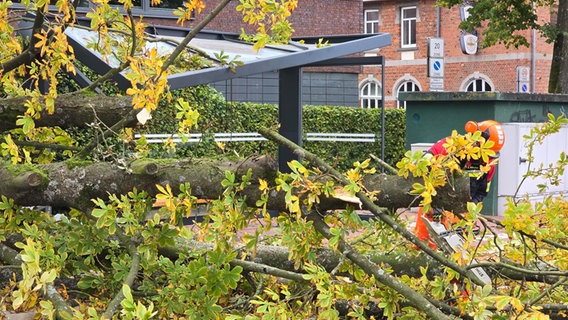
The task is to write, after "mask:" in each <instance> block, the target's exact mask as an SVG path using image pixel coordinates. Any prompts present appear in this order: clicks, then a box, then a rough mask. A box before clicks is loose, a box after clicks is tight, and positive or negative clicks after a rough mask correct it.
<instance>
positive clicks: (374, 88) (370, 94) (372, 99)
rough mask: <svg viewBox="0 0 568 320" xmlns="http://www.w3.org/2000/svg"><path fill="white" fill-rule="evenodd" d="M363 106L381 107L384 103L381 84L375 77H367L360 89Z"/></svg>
mask: <svg viewBox="0 0 568 320" xmlns="http://www.w3.org/2000/svg"><path fill="white" fill-rule="evenodd" d="M359 96H360V99H361V108H379V107H380V106H381V103H382V90H381V85H380V84H379V82H378V81H376V80H374V79H366V80H364V81H363V82H362V84H361V87H360V89H359Z"/></svg>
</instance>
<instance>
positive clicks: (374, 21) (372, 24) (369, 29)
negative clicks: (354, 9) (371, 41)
mask: <svg viewBox="0 0 568 320" xmlns="http://www.w3.org/2000/svg"><path fill="white" fill-rule="evenodd" d="M364 15H365V33H378V32H379V9H368V10H365V12H364Z"/></svg>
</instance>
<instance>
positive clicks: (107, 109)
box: [0, 92, 138, 132]
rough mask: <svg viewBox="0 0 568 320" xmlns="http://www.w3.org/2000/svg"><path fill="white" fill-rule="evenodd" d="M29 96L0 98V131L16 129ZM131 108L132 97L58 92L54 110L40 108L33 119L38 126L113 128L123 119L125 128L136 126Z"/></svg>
mask: <svg viewBox="0 0 568 320" xmlns="http://www.w3.org/2000/svg"><path fill="white" fill-rule="evenodd" d="M28 100H29V97H18V98H11V99H2V100H0V132H5V131H8V130H11V129H14V128H16V127H17V126H16V120H17V119H18V117H19V116H21V115H22V114H23V113H24V112H25V111H26V107H25V105H26V102H27V101H28ZM131 111H132V97H130V96H105V95H96V94H87V93H84V92H78V93H70V94H63V95H59V96H58V97H57V98H56V99H55V101H54V111H53V113H49V112H47V111H45V110H44V111H43V112H42V113H41V117H39V118H38V119H37V120H36V121H35V125H36V126H37V127H60V128H62V129H68V128H85V127H87V126H89V125H92V124H97V125H100V126H103V127H112V126H113V125H114V124H115V123H116V122H118V121H119V120H121V119H124V118H126V119H125V121H124V127H133V126H136V125H137V123H138V121H137V120H136V117H135V116H133V115H132V114H130V113H131Z"/></svg>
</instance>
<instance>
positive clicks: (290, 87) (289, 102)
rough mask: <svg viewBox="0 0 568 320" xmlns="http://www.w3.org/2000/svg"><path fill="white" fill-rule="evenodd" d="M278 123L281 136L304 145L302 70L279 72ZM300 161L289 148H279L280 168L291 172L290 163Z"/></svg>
mask: <svg viewBox="0 0 568 320" xmlns="http://www.w3.org/2000/svg"><path fill="white" fill-rule="evenodd" d="M278 81H279V87H280V89H279V93H278V121H279V122H280V130H279V132H280V134H281V135H282V136H284V137H285V138H287V139H288V140H290V141H292V142H294V143H296V144H297V145H299V146H301V145H302V68H299V67H295V68H287V69H281V70H280V72H279V79H278ZM292 160H298V161H300V160H301V159H299V157H297V156H295V155H294V154H293V153H292V152H291V151H290V150H289V149H288V148H286V147H284V146H278V167H279V170H280V171H281V172H289V171H290V169H289V167H288V162H290V161H292Z"/></svg>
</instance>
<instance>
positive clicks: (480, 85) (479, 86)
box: [465, 79, 493, 92]
mask: <svg viewBox="0 0 568 320" xmlns="http://www.w3.org/2000/svg"><path fill="white" fill-rule="evenodd" d="M465 91H469V92H472V91H474V92H485V91H493V88H491V85H490V84H489V82H487V81H485V80H483V79H474V80H472V81H471V82H470V83H469V84H468V85H467V87H466V89H465Z"/></svg>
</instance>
